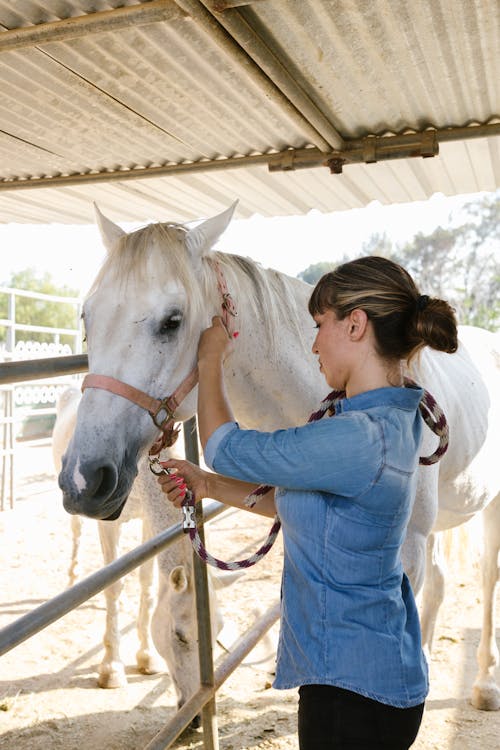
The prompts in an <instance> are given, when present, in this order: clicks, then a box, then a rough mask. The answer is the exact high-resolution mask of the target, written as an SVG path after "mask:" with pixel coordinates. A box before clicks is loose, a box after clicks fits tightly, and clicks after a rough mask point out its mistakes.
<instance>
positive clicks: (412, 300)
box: [159, 256, 457, 750]
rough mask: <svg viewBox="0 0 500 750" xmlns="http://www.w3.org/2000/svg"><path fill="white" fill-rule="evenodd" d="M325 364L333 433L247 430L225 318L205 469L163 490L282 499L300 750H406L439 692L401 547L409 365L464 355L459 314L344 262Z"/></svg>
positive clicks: (410, 427)
mask: <svg viewBox="0 0 500 750" xmlns="http://www.w3.org/2000/svg"><path fill="white" fill-rule="evenodd" d="M309 312H310V313H311V315H312V317H313V319H314V321H315V323H316V327H317V329H318V332H317V335H316V338H315V341H314V343H313V347H312V351H313V353H314V354H316V355H317V356H318V359H319V367H320V370H321V372H322V373H323V375H324V376H325V379H326V382H327V384H328V385H329V386H330V388H332V389H337V390H341V391H345V398H343V399H342V400H341V401H340V402H339V403H338V404H337V406H336V408H335V415H334V416H333V418H331V419H328V418H327V419H322V420H320V421H316V422H310V423H308V424H306V425H304V426H301V427H297V428H292V429H288V430H278V431H276V432H271V433H264V432H258V431H254V430H241V429H239V426H238V425H237V423H236V422H235V421H234V418H233V415H232V412H231V407H230V404H229V403H228V399H227V397H226V394H225V389H224V371H223V361H224V358H225V357H226V356H227V355H228V354H230V352H231V348H232V346H233V344H232V343H231V342H230V340H229V338H228V336H227V333H226V331H225V329H224V327H223V325H222V322H221V320H220V319H219V318H214V319H213V322H212V327H211V328H209V329H208V330H207V331H205V332H204V333H203V335H202V337H201V339H200V344H199V350H198V368H199V377H200V382H199V395H198V420H199V429H200V439H201V443H202V446H203V450H204V455H205V461H206V463H207V465H208V466H210V467H211V468H213V469H214V470H215V471H216V472H217V474H212V473H209V472H205V471H203V470H201V469H200V468H199V467H196V466H193V465H191V464H189V463H188V462H185V461H177V460H169V461H166V462H165V464H164V465H165V466H167V467H169V468H171V469H176V470H177V474H174V475H171V476H162V477H160V479H159V481H160V483H161V485H162V488H163V491H164V492H165V493H167V495H168V498H169V500H170V501H172V502H173V503H174V505H176V506H179V505H180V504H181V503H182V499H183V497H184V495H185V491H186V487H189V488H190V489H191V490H192V491H193V492H194V494H195V497H196V499H197V500H201V499H202V498H204V497H211V498H215V499H217V500H222V501H223V502H224V503H226V504H228V505H233V506H236V507H239V508H244V507H245V505H244V500H245V498H246V497H247V496H248V495H249V494H250V493H251V492H252V490H253V489H255V483H256V482H257V483H259V484H260V483H265V484H270V485H273V486H275V487H277V489H276V490H274V491H270V492H268V493H267V494H266V495H265V496H263V497H262V499H261V500H260V502H259V504H258V505H257V506H256V507H255V511H256V512H258V513H261V514H265V515H269V516H274V515H275V513H276V512H277V513H278V514H279V516H280V519H281V522H282V528H283V542H284V567H283V582H282V613H281V632H280V642H279V648H278V655H277V669H276V679H275V683H274V686H275V687H276V688H292V687H299V716H298V728H299V746H300V748H301V750H329V748H332V749H333V748H342V750H343V749H344V748H345V749H346V750H347V749H348V748H349V749H351V748H355V749H356V750H377V749H378V748H380V749H382V748H383V749H384V750H406V749H407V748H409V747H410V746H411V745H412V744H413V742H414V740H415V738H416V736H417V732H418V729H419V726H420V722H421V719H422V714H423V709H424V701H425V697H426V695H427V692H428V676H427V666H426V663H425V659H424V656H423V653H422V648H421V639H420V627H419V622H418V615H417V610H416V606H415V601H414V597H413V593H412V590H411V587H410V585H409V582H408V579H407V577H406V575H405V574H404V572H403V569H402V565H401V557H400V553H401V546H402V544H403V541H404V538H405V533H406V527H407V524H408V520H409V518H410V514H411V510H412V504H413V501H414V497H415V486H416V472H417V467H418V460H419V449H420V442H421V436H422V419H421V416H420V413H419V408H418V406H419V402H420V400H421V398H422V390H421V389H420V388H419V387H404V384H403V370H402V364H403V363H404V362H409V361H411V360H412V358H413V357H414V356H415V355H416V354H417V352H418V351H419V350H420V349H421V348H422V347H423V346H425V345H429V346H431V347H433V348H435V349H438V350H441V351H446V352H454V351H456V349H457V328H456V320H455V316H454V312H453V310H452V308H451V307H450V306H449V305H448V304H447V303H446V302H445V301H443V300H440V299H430V298H429V297H428V296H426V295H420V293H419V291H418V289H417V287H416V285H415V283H414V282H413V280H412V278H411V276H410V275H409V274H408V273H407V272H406V271H405V270H404V269H403V268H402V267H401V266H399V265H397V264H395V263H393V262H392V261H390V260H387V259H385V258H380V257H375V256H369V257H365V258H360V259H358V260H354V261H352V262H349V263H345V264H343V265H341V266H340V267H339V268H337V269H336V270H335V271H333V272H331V273H328V274H326V275H325V276H323V278H322V279H321V280H320V281H319V282H318V284H317V286H316V287H315V289H314V291H313V293H312V296H311V298H310V301H309Z"/></svg>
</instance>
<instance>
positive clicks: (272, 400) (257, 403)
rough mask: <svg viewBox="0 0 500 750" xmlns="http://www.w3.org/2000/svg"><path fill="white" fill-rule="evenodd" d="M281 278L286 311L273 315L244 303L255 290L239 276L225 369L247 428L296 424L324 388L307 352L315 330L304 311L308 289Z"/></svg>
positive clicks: (234, 402) (235, 405)
mask: <svg viewBox="0 0 500 750" xmlns="http://www.w3.org/2000/svg"><path fill="white" fill-rule="evenodd" d="M266 273H269V274H275V272H273V271H269V272H267V271H264V274H266ZM282 279H284V283H285V284H286V291H287V293H288V295H289V299H288V300H287V309H286V311H285V312H284V314H283V311H280V310H275V311H274V314H273V315H269V314H268V313H266V310H265V309H263V310H260V309H258V307H256V306H255V305H250V304H249V303H248V302H246V300H249V299H251V297H250V295H251V294H252V293H253V294H254V295H255V289H254V288H252V283H251V282H250V281H249V280H248V279H243V280H238V288H237V299H236V300H235V301H236V303H237V309H238V318H237V326H236V327H237V329H239V336H238V338H237V339H236V340H235V345H234V351H233V353H232V354H231V355H230V357H229V358H228V360H227V362H226V367H225V371H226V385H227V390H228V393H229V397H230V400H231V403H232V406H233V409H234V411H235V414H236V417H237V419H238V420H239V421H240V422H241V423H242V424H243V425H245V426H247V427H253V428H259V429H275V428H277V427H287V426H290V425H296V424H301V423H303V422H305V421H306V420H307V418H308V416H309V414H310V413H311V412H312V411H313V410H314V409H316V408H317V406H318V404H319V402H320V401H321V399H322V398H323V397H324V395H325V394H326V391H327V387H326V385H325V382H324V379H323V377H322V376H321V374H320V373H319V368H318V364H317V361H316V358H315V357H314V355H313V354H312V352H311V345H312V340H313V338H314V329H313V324H312V321H311V318H310V316H309V313H308V312H307V299H308V295H309V291H310V290H309V287H307V286H303V285H302V284H299V283H296V282H295V281H294V280H287V279H286V277H282ZM228 285H229V282H228ZM229 288H230V291H231V293H232V289H231V287H229ZM290 297H291V298H290ZM276 303H277V304H280V301H279V300H277V301H276ZM282 303H283V301H281V304H282ZM294 308H295V309H294ZM300 310H302V311H303V314H300V312H298V311H300ZM280 312H281V314H280ZM297 313H298V314H297ZM271 325H274V326H275V328H274V329H273V330H271V329H270V326H271Z"/></svg>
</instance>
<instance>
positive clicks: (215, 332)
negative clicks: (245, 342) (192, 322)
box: [198, 315, 234, 362]
mask: <svg viewBox="0 0 500 750" xmlns="http://www.w3.org/2000/svg"><path fill="white" fill-rule="evenodd" d="M233 348H234V347H233V342H232V339H231V338H230V337H229V334H228V332H227V330H226V327H225V326H224V323H223V322H222V318H220V317H219V316H218V315H216V316H215V317H214V318H212V325H211V327H210V328H207V329H206V330H205V331H203V333H202V334H201V337H200V342H199V344H198V362H201V361H202V360H205V361H206V360H208V359H213V360H215V361H218V362H223V361H224V360H225V358H226V357H227V356H228V355H229V354H231V352H232V351H233Z"/></svg>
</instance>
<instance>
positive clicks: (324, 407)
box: [245, 391, 345, 508]
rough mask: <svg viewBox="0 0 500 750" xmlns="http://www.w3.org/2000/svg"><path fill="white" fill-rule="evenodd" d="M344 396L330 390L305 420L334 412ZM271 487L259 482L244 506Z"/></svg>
mask: <svg viewBox="0 0 500 750" xmlns="http://www.w3.org/2000/svg"><path fill="white" fill-rule="evenodd" d="M344 396H345V392H344V391H331V393H329V394H328V396H326V397H325V398H324V399H323V401H322V402H321V404H320V407H319V409H318V410H317V411H313V413H312V414H311V416H310V417H309V419H308V420H307V422H308V423H309V422H317V421H318V420H319V419H321V418H322V417H324V415H325V414H326V412H327V411H329V412H330V416H333V415H334V414H335V405H336V404H337V403H338V402H339V401H340V400H341V399H343V398H344ZM272 489H273V488H272V487H271V485H269V484H261V485H259V486H258V487H257V489H255V490H254V491H253V492H252V493H251V494H250V495H248V497H246V498H245V506H246V507H247V508H253V507H254V505H256V504H257V503H258V502H259V500H260V498H261V497H262V495H266V494H267V493H268V492H269V490H272Z"/></svg>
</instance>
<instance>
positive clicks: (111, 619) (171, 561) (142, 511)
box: [52, 387, 234, 724]
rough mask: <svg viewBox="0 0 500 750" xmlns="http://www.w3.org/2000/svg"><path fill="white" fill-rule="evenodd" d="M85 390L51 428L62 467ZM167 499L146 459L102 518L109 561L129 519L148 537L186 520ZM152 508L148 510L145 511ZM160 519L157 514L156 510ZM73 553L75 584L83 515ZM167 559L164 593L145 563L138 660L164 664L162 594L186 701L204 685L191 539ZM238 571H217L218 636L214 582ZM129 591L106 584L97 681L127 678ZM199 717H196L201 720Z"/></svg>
mask: <svg viewBox="0 0 500 750" xmlns="http://www.w3.org/2000/svg"><path fill="white" fill-rule="evenodd" d="M80 400H81V391H80V389H78V388H75V387H69V388H67V389H66V390H65V391H63V393H62V394H61V396H60V398H59V401H58V404H57V417H56V421H55V424H54V429H53V432H52V452H53V457H54V465H55V466H56V470H57V471H60V468H61V462H62V456H63V455H64V452H65V450H66V448H67V446H68V443H69V442H70V439H71V437H72V435H73V432H74V429H75V425H76V419H77V411H78V406H79V404H80ZM169 455H176V456H178V457H184V452H183V451H182V450H181V448H180V447H179V448H177V449H175V447H174V448H173V449H170V451H169ZM169 506H170V504H169V503H165V500H164V496H163V495H162V493H161V491H160V490H159V487H158V484H157V482H156V481H155V479H154V477H153V475H152V474H151V472H150V470H149V464H148V463H147V462H141V464H140V469H139V475H138V477H137V479H136V481H135V482H134V484H133V486H132V489H131V492H130V495H129V498H128V502H127V507H126V509H125V511H124V513H122V514H121V516H120V518H119V519H117V520H115V521H97V527H98V531H99V540H100V543H101V549H102V553H103V559H104V563H105V565H108V564H109V563H111V562H112V561H113V560H115V559H116V557H117V555H118V549H119V541H120V531H121V525H122V523H126V522H127V521H130V520H131V519H133V518H137V519H140V520H141V522H142V541H146V539H149V538H150V537H151V536H152V533H153V532H152V528H151V526H152V525H153V527H154V528H155V530H156V533H159V532H160V531H161V530H163V529H164V528H168V527H169V526H171V525H173V524H174V523H177V522H178V521H179V513H178V511H176V510H174V509H172V507H171V506H170V507H169ZM146 509H149V512H146ZM155 512H156V515H157V516H158V518H156V519H155V518H154V515H155ZM71 528H72V541H73V544H72V557H71V563H70V568H69V585H70V586H72V585H73V584H74V583H75V580H76V578H77V563H78V552H79V546H80V539H81V533H82V518H81V516H77V515H73V516H71ZM158 561H159V565H160V571H161V573H160V577H159V593H158V596H157V592H156V591H155V589H154V585H153V584H154V580H153V579H154V565H155V559H154V558H153V559H151V560H147V561H146V562H145V563H143V564H142V565H141V566H140V568H139V582H140V603H139V613H138V617H137V634H138V638H139V650H138V651H137V653H136V663H137V668H138V670H139V672H141V673H142V674H155V673H157V672H160V671H163V668H164V667H163V665H162V664H161V663H160V661H159V658H158V655H157V652H156V650H155V648H154V647H153V644H152V640H151V628H152V615H153V610H154V607H155V605H157V601H158V599H159V601H160V602H161V604H160V605H157V606H158V616H157V618H156V623H157V624H156V628H157V631H158V633H157V638H156V640H157V642H158V643H161V644H162V647H161V653H162V654H164V655H165V659H166V661H167V664H168V666H169V670H170V676H171V678H172V681H173V683H174V686H175V687H176V690H177V692H178V695H179V700H180V701H181V702H183V701H184V700H185V698H186V697H187V696H188V695H189V694H190V693H191V692H192V690H193V688H196V686H197V684H198V667H197V664H198V655H197V651H196V642H197V630H196V619H195V617H194V616H193V613H194V607H193V602H194V600H193V591H192V588H191V587H190V571H191V565H192V549H191V545H190V544H189V543H188V541H187V539H183V540H181V542H180V543H176V544H174V545H173V546H172V547H171V548H170V549H169V550H167V551H165V552H163V553H161V554H160V555H159V556H158ZM233 579H234V576H232V577H231V576H226V577H225V578H222V577H220V576H219V577H216V576H210V577H209V587H210V594H211V604H212V610H213V612H214V620H213V623H212V630H213V632H212V635H213V639H214V641H215V638H216V636H217V634H218V633H219V631H220V630H221V628H222V625H223V620H222V615H221V613H220V611H219V608H218V606H217V599H216V596H215V589H216V588H218V587H220V586H223V585H227V583H231V582H232V580H233ZM122 590H123V579H120V580H118V581H117V582H116V583H114V584H112V585H111V586H108V588H106V589H105V590H104V596H105V601H106V624H105V631H104V637H103V644H104V655H103V658H102V661H101V663H100V665H99V668H98V684H99V687H102V688H118V687H123V686H125V685H126V684H127V677H126V674H125V665H124V663H123V661H122V658H121V656H120V629H119V602H120V596H121V594H122ZM195 724H196V722H195Z"/></svg>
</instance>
